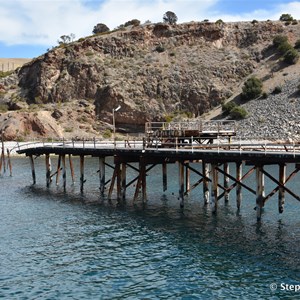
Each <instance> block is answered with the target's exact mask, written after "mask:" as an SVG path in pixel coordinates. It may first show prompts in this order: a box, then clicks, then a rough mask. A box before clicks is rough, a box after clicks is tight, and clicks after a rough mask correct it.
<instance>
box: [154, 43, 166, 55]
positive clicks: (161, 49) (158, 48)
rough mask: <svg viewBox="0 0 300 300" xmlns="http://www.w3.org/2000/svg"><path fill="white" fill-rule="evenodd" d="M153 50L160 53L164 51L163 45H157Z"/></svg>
mask: <svg viewBox="0 0 300 300" xmlns="http://www.w3.org/2000/svg"><path fill="white" fill-rule="evenodd" d="M155 51H157V52H158V53H162V52H164V51H165V47H163V46H161V45H159V46H157V47H156V48H155Z"/></svg>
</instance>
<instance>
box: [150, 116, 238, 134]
mask: <svg viewBox="0 0 300 300" xmlns="http://www.w3.org/2000/svg"><path fill="white" fill-rule="evenodd" d="M187 130H190V131H198V132H199V134H201V133H207V132H210V133H216V134H222V133H229V132H230V133H232V134H233V135H234V134H235V132H236V123H235V121H232V120H228V121H182V122H147V123H146V124H145V134H146V136H158V135H161V134H162V135H165V134H164V133H169V134H170V135H172V132H175V131H176V132H183V131H187Z"/></svg>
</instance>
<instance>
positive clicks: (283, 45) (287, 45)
mask: <svg viewBox="0 0 300 300" xmlns="http://www.w3.org/2000/svg"><path fill="white" fill-rule="evenodd" d="M277 49H278V51H279V52H280V53H281V54H285V53H286V52H287V51H289V50H291V49H293V46H292V45H291V44H290V43H289V42H287V41H286V42H283V43H281V44H280V45H279V46H278V47H277Z"/></svg>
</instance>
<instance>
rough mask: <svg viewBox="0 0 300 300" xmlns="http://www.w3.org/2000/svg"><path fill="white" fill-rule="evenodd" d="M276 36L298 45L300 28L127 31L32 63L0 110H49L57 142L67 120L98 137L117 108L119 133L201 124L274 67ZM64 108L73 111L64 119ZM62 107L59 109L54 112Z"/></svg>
mask: <svg viewBox="0 0 300 300" xmlns="http://www.w3.org/2000/svg"><path fill="white" fill-rule="evenodd" d="M278 34H285V35H287V36H288V37H289V40H290V42H291V43H293V42H295V41H296V40H297V39H299V38H300V25H288V26H286V25H285V24H284V23H282V22H279V21H278V22H272V21H266V22H258V23H256V22H238V23H219V24H217V23H209V22H207V23H205V22H201V23H199V22H198V23H197V22H191V23H185V24H180V25H167V24H162V23H159V24H147V25H141V26H137V27H132V26H129V27H126V28H125V29H123V30H116V31H113V32H110V33H103V34H99V35H94V36H91V37H87V38H83V39H80V40H78V41H76V42H73V43H70V44H65V45H61V46H59V47H56V48H54V49H52V50H50V51H48V52H47V53H45V54H44V55H42V56H40V57H38V58H36V59H33V60H32V61H31V62H29V63H27V64H26V65H24V66H23V67H22V68H21V69H20V70H19V71H18V73H16V74H15V75H14V76H11V77H9V78H7V79H5V80H4V79H2V80H1V81H0V88H1V87H3V89H4V92H2V93H1V95H4V96H3V97H2V100H1V99H0V104H1V102H2V103H3V102H5V103H7V104H8V106H9V108H11V107H15V108H16V107H19V108H20V107H21V108H22V107H23V110H26V107H25V108H24V106H26V105H29V108H30V107H31V106H32V105H35V104H38V105H42V106H43V107H45V106H48V107H47V109H46V110H47V111H48V112H49V118H52V120H53V122H56V124H57V126H58V128H59V129H57V128H56V129H55V128H54V127H53V126H52V129H53V134H56V135H57V136H60V135H65V134H66V131H65V132H64V130H63V127H64V128H66V126H68V122H67V120H68V115H69V116H72V117H70V118H69V119H70V120H73V121H72V122H73V123H72V128H74V127H76V126H77V125H76V123H75V121H76V120H77V122H78V123H80V122H82V121H84V120H85V121H84V122H83V123H81V124H79V125H78V127H79V128H80V129H81V131H82V132H84V131H88V132H89V133H91V134H97V133H99V132H100V131H99V127H98V125H99V124H100V123H99V122H104V123H101V124H102V125H103V124H105V122H106V123H107V124H108V123H111V117H112V110H113V109H114V108H115V107H117V106H118V105H121V107H122V109H121V110H120V111H119V112H118V114H117V119H116V123H117V124H122V126H124V127H126V126H128V127H132V126H137V125H141V126H142V125H144V123H145V122H146V121H158V120H164V119H165V117H167V116H168V115H170V114H171V113H174V112H175V111H177V112H181V113H183V112H185V113H187V114H188V115H190V116H194V117H198V116H201V115H202V114H203V113H205V112H208V111H209V110H210V109H211V108H213V107H215V106H217V105H219V104H220V103H221V102H222V101H224V100H225V99H227V98H228V97H230V96H231V95H232V94H234V93H235V91H236V89H237V88H238V87H239V88H240V87H241V85H242V83H243V81H244V80H245V78H247V76H249V75H250V74H252V73H253V72H254V73H255V72H256V70H257V69H259V68H260V66H261V65H262V64H269V65H270V66H271V65H272V63H273V62H272V61H271V59H270V56H268V55H269V52H268V51H266V49H268V47H269V46H270V45H272V40H273V38H274V36H276V35H278ZM16 86H18V88H17V87H16ZM0 98H1V97H0ZM80 101H86V102H87V103H88V107H89V109H88V110H87V109H83V111H81V110H79V111H78V112H77V115H76V116H75V114H74V113H75V112H76V111H77V110H76V108H75V107H76V105H75V107H74V103H77V105H78V106H80V105H79V103H80ZM18 102H22V103H23V105H24V106H22V105H18V104H17V103H18ZM68 103H72V105H73V106H72V108H71V109H70V112H69V113H66V111H68V108H67V107H68ZM60 105H65V106H64V109H59V108H57V107H58V106H60ZM92 106H93V109H94V112H91V111H90V109H91V107H92ZM49 107H50V108H49ZM84 110H86V111H85V112H84ZM20 113H21V112H20ZM72 114H73V115H72ZM81 114H85V115H84V117H83V118H82V117H80V115H81ZM64 120H65V121H66V123H64V122H65V121H64ZM96 120H98V125H97V124H96ZM34 122H35V121H33V120H32V124H33V123H34ZM88 122H89V123H88ZM35 123H36V124H37V123H38V122H35ZM24 126H25V125H24ZM35 126H37V125H34V126H33V127H35ZM2 127H3V126H2ZM25 127H26V126H25ZM41 127H42V126H41ZM45 127H47V128H48V127H51V126H50V125H49V124H46V125H45ZM52 129H51V130H52ZM28 130H34V129H33V128H29V129H28ZM55 130H57V132H56V133H54V131H55ZM69 131H70V130H69ZM36 132H37V134H41V135H43V136H47V135H48V134H49V132H47V131H43V130H42V129H41V130H39V131H36ZM11 136H13V135H11Z"/></svg>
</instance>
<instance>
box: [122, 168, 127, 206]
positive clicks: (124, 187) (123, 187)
mask: <svg viewBox="0 0 300 300" xmlns="http://www.w3.org/2000/svg"><path fill="white" fill-rule="evenodd" d="M121 198H122V200H123V201H124V200H125V199H126V163H122V169H121Z"/></svg>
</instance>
